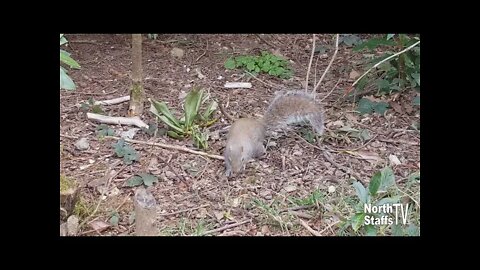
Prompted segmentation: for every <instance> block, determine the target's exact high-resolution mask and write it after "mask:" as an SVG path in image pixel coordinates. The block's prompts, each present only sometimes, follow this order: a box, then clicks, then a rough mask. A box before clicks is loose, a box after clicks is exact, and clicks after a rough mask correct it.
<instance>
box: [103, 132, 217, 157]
mask: <svg viewBox="0 0 480 270" xmlns="http://www.w3.org/2000/svg"><path fill="white" fill-rule="evenodd" d="M105 138H108V139H114V140H119V139H120V138H119V137H115V136H105ZM125 141H126V142H129V143H138V144H145V145H154V146H158V147H162V148H165V149H173V150H178V151H183V152H187V153H191V154H195V155H200V156H205V157H209V158H215V159H220V160H223V156H219V155H215V154H209V153H205V152H200V151H195V150H192V149H189V148H186V147H183V146H178V145H168V144H163V143H154V142H145V141H138V140H132V139H125Z"/></svg>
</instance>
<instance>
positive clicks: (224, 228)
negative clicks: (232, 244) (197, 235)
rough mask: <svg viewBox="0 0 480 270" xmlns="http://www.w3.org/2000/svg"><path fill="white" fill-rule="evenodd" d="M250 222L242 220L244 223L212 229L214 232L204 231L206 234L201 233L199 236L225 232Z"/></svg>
mask: <svg viewBox="0 0 480 270" xmlns="http://www.w3.org/2000/svg"><path fill="white" fill-rule="evenodd" d="M250 221H251V220H250V219H247V220H244V221H241V222H237V223H233V224H229V225H226V226H223V227H220V228H217V229H214V230H210V231H206V232H204V233H202V234H201V235H206V234H211V233H216V232H221V231H224V230H227V229H230V228H234V227H237V226H240V225H242V224H245V223H247V222H250Z"/></svg>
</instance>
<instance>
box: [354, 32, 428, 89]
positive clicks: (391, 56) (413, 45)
mask: <svg viewBox="0 0 480 270" xmlns="http://www.w3.org/2000/svg"><path fill="white" fill-rule="evenodd" d="M419 43H420V40H419V41H417V42H416V43H414V44H412V45H411V46H410V47H408V48H406V49H404V50H402V51H399V52H397V53H395V54H392V55H390V56H389V57H387V58H385V59H383V60H382V61H380V62H378V63H376V64H375V65H374V66H373V67H371V68H369V69H368V70H367V71H366V72H365V73H363V75H362V76H360V77H358V79H357V80H356V81H355V82H354V83H353V84H352V86H355V85H356V84H357V83H358V82H359V81H360V80H361V79H362V78H363V77H365V75H367V74H368V73H369V72H370V71H371V70H372V69H374V68H376V67H378V66H379V65H381V64H382V63H384V62H386V61H388V60H390V59H392V58H393V57H395V56H398V55H400V54H402V53H404V52H406V51H409V50H411V49H412V48H413V47H415V46H417V45H418V44H419Z"/></svg>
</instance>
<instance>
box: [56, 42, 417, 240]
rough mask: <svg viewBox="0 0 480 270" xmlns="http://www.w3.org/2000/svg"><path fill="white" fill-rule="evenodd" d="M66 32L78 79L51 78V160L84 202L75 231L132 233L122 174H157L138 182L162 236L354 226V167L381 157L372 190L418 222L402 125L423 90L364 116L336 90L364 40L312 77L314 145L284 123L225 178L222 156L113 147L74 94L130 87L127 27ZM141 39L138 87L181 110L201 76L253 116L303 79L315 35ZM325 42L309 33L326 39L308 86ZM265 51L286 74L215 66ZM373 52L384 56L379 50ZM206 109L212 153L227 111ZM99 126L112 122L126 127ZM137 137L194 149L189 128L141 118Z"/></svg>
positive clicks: (365, 175)
mask: <svg viewBox="0 0 480 270" xmlns="http://www.w3.org/2000/svg"><path fill="white" fill-rule="evenodd" d="M358 36H359V37H360V38H363V39H365V38H367V37H369V36H368V35H358ZM66 37H67V39H68V41H69V43H68V47H66V49H65V50H67V51H68V52H69V53H71V56H72V58H74V59H75V60H76V61H77V62H78V63H79V64H80V65H81V67H82V68H81V69H80V70H70V71H69V75H70V76H71V77H72V79H73V81H74V82H75V84H76V86H77V89H76V90H75V91H65V90H61V91H60V144H61V147H60V156H61V161H60V163H61V166H60V167H61V172H60V173H61V175H62V176H64V177H67V178H68V179H74V180H75V181H77V182H78V183H79V184H80V186H81V187H80V189H81V200H80V202H81V205H82V209H83V210H82V211H80V212H79V213H78V214H79V215H80V223H82V221H85V222H84V224H83V226H82V227H81V228H80V231H79V233H78V235H134V232H135V223H134V222H133V219H132V214H133V213H134V203H133V194H134V192H135V188H134V187H129V186H127V185H126V182H127V181H128V180H129V179H130V178H131V177H132V176H134V175H137V174H141V173H149V174H152V175H155V176H156V177H158V182H156V183H155V184H153V185H152V186H151V187H149V188H148V190H149V191H150V192H151V193H152V194H153V196H154V197H155V199H156V202H157V204H158V206H159V207H158V217H157V220H156V225H157V226H158V232H159V235H175V236H177V235H222V236H226V235H238V236H264V235H265V236H266V235H273V236H310V235H312V234H319V235H324V236H334V235H364V234H366V233H368V232H366V231H362V230H359V231H355V230H353V229H352V226H351V222H352V220H353V217H354V215H355V213H356V211H357V210H358V209H356V206H357V204H358V202H359V200H358V197H357V195H356V189H355V187H354V185H352V184H353V182H354V180H353V179H352V178H360V180H362V181H363V182H364V183H365V184H366V185H368V183H369V182H370V180H371V178H372V176H373V175H374V174H375V173H377V172H379V171H380V170H382V169H383V168H385V167H387V166H388V167H390V168H392V170H393V174H394V176H395V182H396V188H395V190H393V191H391V193H389V194H383V195H381V196H380V197H382V196H383V197H385V196H386V195H390V196H395V195H398V196H399V198H400V202H402V203H404V204H406V203H408V204H409V205H410V208H409V212H408V220H409V222H411V223H413V224H415V225H416V226H420V181H419V171H420V132H419V131H418V130H416V129H415V128H413V127H412V125H413V124H414V123H419V122H420V108H419V106H415V105H413V104H412V99H413V98H414V97H415V96H417V95H419V93H417V92H416V91H415V90H413V89H407V90H406V91H403V92H401V93H394V94H389V95H383V96H376V99H378V100H382V101H385V102H387V103H388V104H389V105H390V108H389V109H388V110H387V111H386V113H385V114H384V115H378V114H366V115H361V114H359V113H358V112H357V111H356V108H357V104H356V103H354V102H353V100H352V99H348V98H344V93H345V90H346V89H347V88H348V87H349V86H351V85H352V83H353V82H354V81H355V79H356V78H357V77H358V75H360V74H363V72H365V71H366V69H367V68H365V62H366V60H365V59H366V57H368V55H367V54H368V53H369V52H354V51H352V47H349V46H346V45H345V44H341V45H340V46H339V50H338V54H337V56H336V58H335V60H334V62H333V64H332V66H331V68H330V70H329V71H328V73H327V74H326V76H325V78H324V80H323V82H322V84H321V85H320V87H319V88H318V89H317V93H318V97H319V98H320V99H323V98H324V97H325V96H327V95H328V94H329V93H330V92H331V93H330V94H329V95H328V96H327V97H326V99H325V100H323V101H322V104H323V106H324V109H325V118H326V123H325V128H326V130H325V134H324V135H323V136H322V138H321V143H320V144H317V143H313V144H312V143H310V142H308V141H309V140H308V139H304V137H305V136H304V135H303V134H304V133H303V132H305V130H308V127H304V128H302V129H300V128H296V129H293V131H288V132H286V133H285V134H284V135H283V136H281V137H279V138H274V139H271V142H274V143H271V142H270V144H269V146H268V149H267V153H266V155H265V156H264V157H262V158H261V159H259V160H255V161H253V162H250V163H248V165H247V167H246V171H245V172H244V173H243V174H242V175H240V176H237V177H235V178H231V179H227V177H226V176H225V167H224V163H223V161H222V160H218V159H212V158H209V157H205V156H200V155H196V154H192V153H187V152H182V151H177V150H171V149H164V148H160V147H155V146H151V145H146V144H141V143H131V144H130V145H131V146H132V147H133V148H134V149H135V150H136V151H137V152H138V153H139V154H140V159H139V161H136V162H133V163H132V164H130V165H125V164H124V162H123V159H121V158H119V157H117V156H116V155H115V152H114V148H113V147H112V144H113V143H115V142H116V140H113V139H109V138H99V137H98V134H97V126H98V125H99V123H97V122H94V121H91V120H88V119H87V117H86V112H87V111H86V110H85V109H84V108H82V107H81V104H82V103H85V102H87V103H88V100H89V99H93V100H95V101H98V100H108V99H113V98H117V97H122V96H126V95H129V90H130V88H131V79H130V73H131V68H132V64H131V59H132V57H131V35H123V34H118V35H117V34H107V35H103V34H102V35H96V34H95V35H94V34H88V35H73V34H70V35H69V34H67V35H66ZM143 38H144V39H143V78H144V82H143V83H144V89H145V93H146V97H147V98H151V99H155V100H161V101H164V102H166V103H167V104H168V106H169V108H171V110H172V111H174V113H175V114H176V115H177V116H180V114H181V112H182V111H183V110H182V105H183V101H184V97H185V94H186V93H188V91H190V89H192V87H194V86H198V87H201V88H203V89H205V91H206V92H207V93H208V94H209V97H210V99H216V100H219V101H221V102H222V104H224V105H225V107H226V111H227V112H228V113H229V114H230V115H231V116H233V117H234V118H240V117H254V118H258V117H261V116H262V115H263V113H264V112H265V109H266V107H267V106H268V103H269V102H270V101H271V99H272V97H273V96H274V93H275V91H276V90H278V89H276V87H279V86H281V87H284V88H290V89H298V90H300V89H303V88H304V86H303V83H304V81H305V77H306V73H307V67H308V63H309V60H310V54H311V46H312V35H303V34H288V35H272V34H268V35H255V34H218V35H213V34H212V35H210V34H209V35H201V34H165V35H163V34H160V35H158V38H157V39H149V38H147V36H146V35H143ZM334 43H335V39H334V35H331V34H329V35H317V40H316V44H317V46H322V47H323V50H324V51H322V52H320V53H318V54H315V57H314V61H313V64H312V69H311V74H310V81H311V82H310V86H309V89H310V90H311V89H312V85H313V84H314V83H313V81H314V80H316V81H318V80H319V78H320V76H321V75H322V74H323V72H324V70H325V69H326V67H327V66H328V64H329V62H330V59H331V57H332V55H333V52H334V50H335V44H334ZM173 48H179V49H181V50H182V51H183V56H181V57H179V56H173V55H172V53H171V51H172V49H173ZM261 51H268V52H271V53H274V54H277V55H281V56H283V57H284V58H286V59H287V60H288V61H289V62H290V64H291V67H292V69H293V70H294V75H293V77H292V78H291V79H288V80H287V79H280V78H277V77H274V76H270V75H265V74H259V75H257V76H256V78H252V77H251V76H250V75H248V74H245V73H244V72H243V71H242V70H240V69H234V70H227V69H226V68H225V66H224V64H225V61H226V60H227V59H228V58H229V57H232V56H238V55H258V54H259V53H260V52H261ZM372 53H373V54H375V55H381V53H382V51H381V50H376V51H374V52H372ZM317 55H318V60H317ZM226 82H250V83H251V84H252V86H253V87H252V88H251V89H227V88H225V87H224V84H225V83H226ZM337 82H338V85H337V87H336V88H335V89H333V88H334V86H335V85H336V84H337ZM375 87H376V86H375V85H374V84H372V85H367V87H366V89H369V88H371V89H372V91H371V92H370V93H369V94H367V95H366V96H373V95H374V94H376V92H377V91H376V88H375ZM332 89H333V91H332ZM357 100H358V99H357ZM149 108H150V103H149V102H148V101H146V102H145V110H144V114H143V116H142V119H143V120H144V121H145V122H146V123H149V122H157V121H156V120H155V117H154V115H153V114H152V113H151V112H149ZM101 109H102V110H103V112H104V114H106V115H110V116H123V117H125V116H127V110H128V102H124V103H121V104H116V105H109V106H101ZM214 116H215V117H216V118H219V119H218V121H217V122H215V123H214V124H213V125H211V126H210V127H209V128H208V133H209V134H210V139H209V140H208V149H207V150H206V152H208V153H212V154H217V155H222V153H223V149H224V146H225V138H226V134H227V132H228V127H229V126H230V124H231V123H230V120H228V119H226V118H225V117H224V115H223V114H222V113H221V112H220V111H219V110H218V111H216V112H215V114H214ZM157 123H158V125H159V128H162V129H165V128H166V126H164V125H163V124H162V122H157ZM109 127H110V128H111V129H113V130H115V131H117V132H118V131H126V130H128V129H131V128H132V127H129V126H118V125H109ZM359 134H363V135H362V136H359ZM365 134H366V135H365ZM364 135H365V136H364ZM80 138H86V139H87V140H88V142H89V145H90V146H89V149H87V150H78V149H77V148H76V146H75V143H76V142H77V140H78V139H80ZM134 139H135V140H139V141H145V142H159V143H163V144H168V145H178V146H183V147H188V148H191V149H195V147H194V146H193V143H192V141H191V140H188V139H187V140H176V139H173V138H170V137H168V136H166V135H158V136H157V137H152V136H150V135H148V134H147V133H145V132H142V131H139V132H137V134H136V135H135V138H134ZM318 145H320V146H321V148H322V149H324V150H325V151H322V150H321V149H320V148H319V147H318ZM196 150H198V149H196ZM327 157H328V158H327ZM106 174H107V175H106ZM366 188H367V190H368V186H367V187H366ZM95 209H96V211H95ZM112 217H114V218H112ZM101 224H103V225H104V226H101ZM226 226H228V227H226ZM100 227H101V228H102V229H98V228H100ZM94 228H96V229H97V230H95V229H94ZM378 228H379V230H378V231H377V233H378V234H380V235H382V234H387V235H388V234H392V228H391V226H383V227H382V226H378Z"/></svg>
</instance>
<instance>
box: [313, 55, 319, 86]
mask: <svg viewBox="0 0 480 270" xmlns="http://www.w3.org/2000/svg"><path fill="white" fill-rule="evenodd" d="M319 59H320V54H317V60H315V66H314V68H313V85H316V84H317V66H318V60H319Z"/></svg>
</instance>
